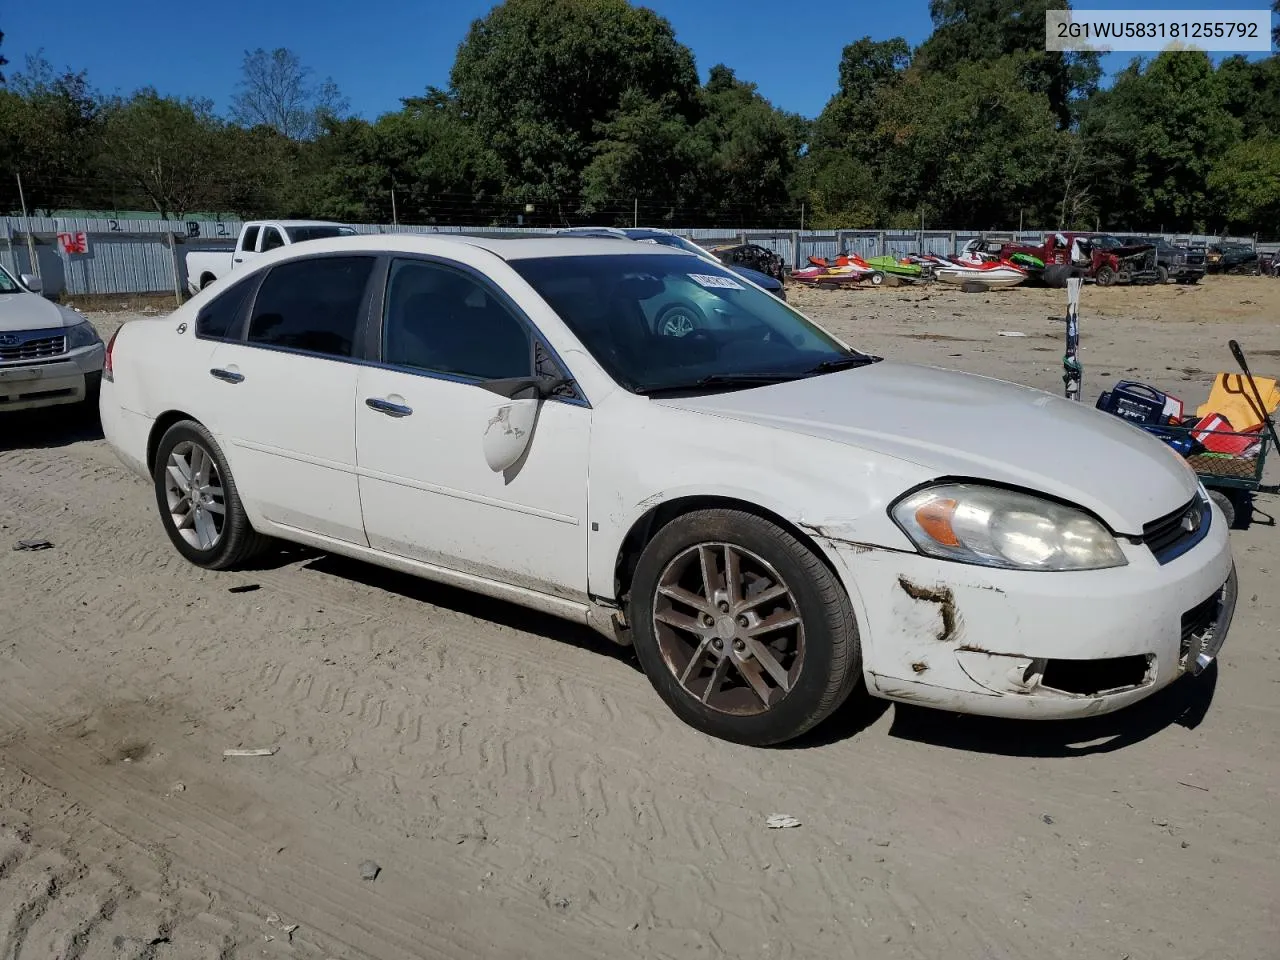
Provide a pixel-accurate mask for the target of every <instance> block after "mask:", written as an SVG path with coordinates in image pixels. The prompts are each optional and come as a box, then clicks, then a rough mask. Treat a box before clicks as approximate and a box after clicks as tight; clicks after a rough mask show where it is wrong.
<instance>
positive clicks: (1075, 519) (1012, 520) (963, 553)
mask: <svg viewBox="0 0 1280 960" xmlns="http://www.w3.org/2000/svg"><path fill="white" fill-rule="evenodd" d="M892 514H893V519H894V520H895V521H896V522H897V524H898V526H900V527H901V528H902V530H903V532H904V533H906V535H907V536H908V537H910V538H911V541H912V542H913V543H914V544H915V545H916V547H917V548H918V549H919V550H920V552H921V553H925V554H928V555H929V556H932V557H942V558H945V559H947V560H959V561H961V562H962V563H977V564H981V565H983V566H987V567H1004V568H1006V569H1010V570H1102V569H1104V568H1106V567H1120V566H1124V564H1125V563H1127V561H1126V560H1125V558H1124V553H1123V552H1122V551H1121V550H1120V545H1119V544H1118V543H1116V538H1115V537H1113V536H1112V535H1111V532H1110V531H1108V530H1107V528H1106V527H1104V526H1103V525H1102V524H1101V523H1099V522H1098V521H1097V520H1095V519H1093V517H1091V516H1089V515H1088V514H1087V513H1085V512H1084V511H1082V510H1077V509H1075V508H1074V507H1064V506H1062V505H1061V504H1058V503H1054V502H1052V501H1050V500H1043V499H1041V498H1040V497H1034V496H1031V495H1030V494H1025V493H1016V492H1014V491H1012V490H1001V489H1000V488H998V487H984V486H979V485H977V484H967V483H949V484H940V485H938V486H936V487H928V488H926V489H924V490H920V491H918V492H917V493H913V494H911V495H910V496H908V497H905V498H904V499H902V500H900V501H899V502H898V503H897V504H896V505H895V506H894V508H893V511H892Z"/></svg>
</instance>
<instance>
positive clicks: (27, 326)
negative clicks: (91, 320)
mask: <svg viewBox="0 0 1280 960" xmlns="http://www.w3.org/2000/svg"><path fill="white" fill-rule="evenodd" d="M81 319H83V318H82V317H80V315H79V314H77V313H74V312H72V311H71V310H68V309H66V308H65V307H60V306H58V305H57V304H56V303H52V302H50V301H48V300H46V299H45V298H44V297H42V296H40V295H39V294H36V293H26V292H23V293H0V333H3V332H12V331H15V330H51V329H54V328H56V327H73V326H75V325H76V324H77V323H79V322H80V321H81Z"/></svg>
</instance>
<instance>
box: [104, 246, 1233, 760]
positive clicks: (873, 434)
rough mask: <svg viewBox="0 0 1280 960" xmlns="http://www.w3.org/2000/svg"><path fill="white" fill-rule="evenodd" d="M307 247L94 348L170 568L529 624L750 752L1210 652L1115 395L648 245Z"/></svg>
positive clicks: (1107, 681)
mask: <svg viewBox="0 0 1280 960" xmlns="http://www.w3.org/2000/svg"><path fill="white" fill-rule="evenodd" d="M303 247H305V249H304V248H303ZM303 247H297V248H290V249H287V250H281V251H277V252H275V253H272V254H268V255H266V256H264V257H262V258H261V259H260V261H256V262H255V263H254V264H253V266H252V267H251V268H250V269H248V270H246V271H245V272H244V274H243V275H238V276H236V277H235V278H233V282H231V283H229V284H223V285H219V286H216V287H214V288H212V289H210V290H207V291H204V292H203V293H201V294H200V295H198V296H197V297H195V298H194V299H193V300H192V301H191V302H190V303H188V304H187V305H186V306H184V307H182V308H181V309H180V310H178V311H177V312H176V313H174V314H173V315H171V316H169V317H167V318H163V319H148V320H138V321H135V322H132V323H129V324H126V325H125V326H124V327H123V328H122V329H121V330H120V332H119V333H118V334H117V336H116V337H114V338H113V340H112V343H111V344H110V346H109V349H108V359H107V368H106V374H105V381H106V382H105V383H104V385H103V391H102V401H101V412H102V423H103V428H104V430H105V432H106V435H107V438H108V440H109V441H110V442H111V444H112V445H113V446H114V447H115V449H116V450H117V451H118V452H119V454H120V455H121V456H122V458H123V459H124V460H125V461H126V462H127V463H129V464H131V465H132V466H133V467H134V468H135V469H136V470H137V471H138V472H139V473H140V474H142V475H143V476H145V477H147V478H149V480H150V481H151V483H152V484H153V486H154V491H155V499H156V504H157V508H158V512H159V515H160V519H161V522H162V523H163V525H164V527H165V530H166V531H167V532H168V535H169V537H170V538H171V540H172V541H173V543H174V545H175V547H176V548H177V549H178V550H179V551H181V552H182V554H183V555H184V556H186V557H187V558H188V559H189V560H190V561H191V562H193V563H195V564H199V565H201V566H204V567H209V568H215V569H225V568H228V567H232V566H234V565H236V564H239V563H241V562H243V561H245V560H247V559H248V558H249V557H250V556H251V555H252V554H253V553H254V552H256V551H258V550H260V549H261V548H262V547H263V545H264V543H266V542H267V539H268V538H272V537H274V538H280V539H283V540H290V541H296V542H298V543H303V544H309V545H311V546H314V547H318V548H321V549H324V550H328V551H331V552H333V553H338V554H344V555H346V556H350V557H356V558H360V559H363V560H367V561H369V562H370V563H374V564H380V565H383V566H386V567H391V568H395V569H399V570H404V571H409V572H411V573H414V574H418V575H420V576H423V577H428V578H431V579H434V580H439V581H443V582H445V583H451V584H455V585H458V586H461V587H464V588H467V589H470V590H474V591H478V592H480V593H483V594H486V595H488V596H491V597H495V598H501V599H503V600H508V601H511V602H514V603H518V604H523V605H526V606H529V607H534V608H538V609H541V610H545V611H551V612H553V613H556V614H559V615H561V616H564V617H567V618H570V619H573V620H576V621H579V622H583V623H587V624H590V625H592V626H594V627H596V628H597V629H598V630H600V631H601V632H602V633H604V634H605V635H607V636H609V637H611V638H615V639H617V640H619V641H620V642H623V643H632V644H634V646H635V651H636V654H637V656H638V657H639V660H640V663H641V664H642V665H643V667H644V670H645V672H646V674H647V675H648V677H649V679H650V680H651V681H652V683H653V686H654V687H655V688H656V689H657V691H658V693H659V694H660V695H661V696H662V697H663V698H664V700H666V702H667V703H668V704H669V705H670V706H671V708H672V709H673V710H674V711H675V712H676V713H677V714H678V715H679V716H680V717H681V718H683V719H684V720H685V721H687V722H688V723H690V724H692V725H693V726H695V727H697V728H699V729H701V730H704V731H706V732H708V733H710V734H713V735H715V736H717V737H723V738H726V739H730V740H736V741H739V742H743V743H750V744H769V743H777V742H780V741H784V740H787V739H789V738H792V737H795V736H797V735H799V734H801V733H803V732H804V731H806V730H808V729H810V728H811V727H813V726H814V725H815V724H817V723H819V722H820V721H821V720H822V719H823V718H824V717H826V716H828V715H829V714H830V713H831V712H832V711H833V710H835V709H836V707H837V706H839V705H840V703H841V702H842V701H843V700H845V698H846V697H847V696H848V695H849V694H850V692H851V691H853V690H854V689H855V688H856V687H857V686H858V682H859V681H860V680H864V681H865V686H866V690H867V691H868V692H869V693H870V694H872V695H875V696H880V697H887V698H889V699H893V700H903V701H909V702H911V703H918V704H926V705H929V706H934V707H940V708H944V709H948V710H957V711H965V712H971V713H983V714H999V715H1006V716H1012V717H1071V716H1081V715H1086V714H1095V713H1101V712H1104V711H1108V710H1114V709H1117V708H1119V707H1122V706H1124V705H1126V704H1130V703H1133V702H1134V701H1137V700H1139V699H1141V698H1143V697H1146V696H1148V695H1150V694H1151V693H1153V692H1155V691H1156V690H1159V689H1161V688H1162V687H1165V686H1166V685H1168V684H1169V683H1171V682H1173V681H1174V680H1175V679H1176V678H1178V677H1179V676H1181V675H1183V674H1185V673H1188V672H1191V673H1195V672H1199V671H1200V670H1202V669H1204V668H1205V667H1206V666H1207V665H1208V664H1209V663H1211V662H1212V661H1213V659H1214V658H1215V656H1216V655H1217V654H1218V650H1219V648H1220V646H1221V644H1222V642H1223V639H1224V637H1225V635H1226V631H1227V628H1228V625H1229V623H1230V620H1231V616H1232V612H1233V609H1234V597H1235V575H1234V567H1233V564H1232V557H1231V550H1230V546H1229V543H1228V537H1227V527H1226V524H1225V523H1224V522H1223V519H1222V516H1221V514H1220V513H1218V512H1217V511H1216V508H1214V507H1213V506H1212V505H1210V504H1209V502H1208V500H1207V498H1206V497H1205V493H1204V490H1203V489H1202V488H1201V487H1200V485H1199V483H1198V482H1197V480H1196V477H1195V475H1194V474H1193V473H1192V472H1191V470H1190V469H1188V467H1187V466H1186V465H1185V463H1183V462H1182V461H1181V460H1180V458H1179V457H1178V456H1177V455H1176V454H1174V453H1173V452H1171V451H1170V450H1169V449H1167V448H1166V447H1165V446H1164V445H1163V444H1161V443H1160V442H1159V441H1157V440H1155V439H1153V438H1152V437H1150V436H1148V435H1146V434H1144V433H1142V432H1141V431H1138V430H1136V429H1134V428H1132V427H1130V426H1129V425H1127V424H1125V423H1123V422H1121V421H1119V420H1117V419H1115V418H1113V417H1109V416H1107V415H1105V414H1102V413H1098V412H1096V411H1094V410H1092V409H1088V408H1086V407H1083V406H1081V405H1080V404H1076V403H1071V402H1068V401H1065V400H1062V399H1059V398H1056V397H1054V396H1050V395H1048V394H1045V393H1042V392H1039V391H1035V390H1031V389H1027V388H1024V387H1019V386H1015V385H1012V384H1008V383H1003V382H1000V381H996V380H990V379H985V378H981V377H975V376H969V375H966V374H961V373H955V372H948V371H944V370H939V369H934V368H929V367H919V366H910V365H905V364H900V363H894V362H891V361H888V360H879V359H878V358H875V357H872V356H868V355H866V354H864V353H860V352H858V351H856V350H854V349H851V348H850V347H849V346H847V345H845V344H844V343H842V342H840V340H839V339H837V338H836V337H834V336H832V335H831V334H829V333H827V332H826V331H824V330H823V329H821V328H820V327H818V326H817V325H816V324H814V323H812V322H811V321H809V320H807V319H806V318H804V317H803V316H802V315H800V314H799V313H798V312H796V311H795V310H794V309H793V308H791V307H789V306H788V305H787V304H785V303H783V302H781V301H779V300H778V299H777V298H776V297H773V296H770V295H769V294H767V293H765V292H764V291H763V290H761V289H759V288H757V287H754V286H753V285H751V284H750V283H749V282H748V281H746V280H744V279H743V278H742V277H739V276H736V275H735V274H733V273H731V272H730V271H728V270H726V269H722V268H719V267H717V266H715V265H712V264H709V263H706V262H704V261H701V260H699V259H697V258H695V257H693V256H690V255H687V254H684V253H681V252H679V251H674V250H658V249H655V248H654V247H652V246H648V245H640V244H636V245H624V244H619V243H617V242H611V241H607V240H584V239H569V238H560V237H555V238H528V239H489V238H484V237H480V236H476V237H460V236H455V237H440V236H432V237H414V236H396V235H381V236H366V237H348V238H340V239H335V240H322V241H316V242H314V243H309V244H305V245H303ZM689 302H694V303H697V304H699V305H700V307H701V309H699V310H698V312H697V316H699V317H700V318H701V319H700V321H699V323H698V325H697V326H696V328H695V329H690V330H684V329H682V330H681V331H680V332H679V335H678V336H676V335H672V334H671V332H670V330H669V329H668V328H667V327H665V326H664V325H663V324H661V323H660V322H659V320H660V318H661V317H662V316H664V315H665V314H666V313H667V312H668V311H669V310H670V309H671V307H672V305H673V304H681V303H689ZM708 304H710V305H711V309H708V308H707V305H708ZM691 315H692V314H691Z"/></svg>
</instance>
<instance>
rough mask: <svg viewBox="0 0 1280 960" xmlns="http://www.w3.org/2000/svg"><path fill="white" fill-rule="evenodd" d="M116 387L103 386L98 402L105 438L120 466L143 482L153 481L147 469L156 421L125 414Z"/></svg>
mask: <svg viewBox="0 0 1280 960" xmlns="http://www.w3.org/2000/svg"><path fill="white" fill-rule="evenodd" d="M117 393H118V391H117V389H116V385H115V384H114V383H112V382H111V381H109V380H104V381H103V383H102V395H101V397H100V398H99V399H98V416H99V419H100V420H101V421H102V435H103V436H104V437H105V438H106V440H107V444H108V445H109V446H110V447H111V449H112V450H114V451H115V453H116V456H118V457H119V458H120V460H121V462H123V463H124V465H125V466H127V467H128V468H129V469H130V470H132V471H133V472H134V473H136V474H138V476H140V477H143V478H149V477H150V471H149V470H148V469H147V443H148V441H149V439H150V437H151V427H152V425H153V424H154V423H155V421H154V420H153V419H152V418H151V417H147V416H144V415H143V414H140V413H134V412H133V411H132V410H126V409H125V408H124V407H122V406H120V404H119V402H118V401H117Z"/></svg>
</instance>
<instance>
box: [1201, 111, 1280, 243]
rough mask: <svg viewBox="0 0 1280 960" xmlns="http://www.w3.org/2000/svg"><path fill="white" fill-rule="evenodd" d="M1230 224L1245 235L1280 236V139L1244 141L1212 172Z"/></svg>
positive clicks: (1214, 187) (1211, 179)
mask: <svg viewBox="0 0 1280 960" xmlns="http://www.w3.org/2000/svg"><path fill="white" fill-rule="evenodd" d="M1209 188H1210V189H1211V190H1212V191H1213V192H1214V194H1216V195H1217V197H1218V198H1219V199H1220V202H1221V203H1222V205H1223V212H1224V214H1225V215H1226V219H1227V223H1228V224H1229V225H1230V226H1232V227H1233V228H1235V229H1237V230H1241V231H1244V232H1253V231H1260V232H1261V233H1263V234H1265V235H1270V236H1277V235H1280V137H1276V136H1261V137H1256V138H1254V139H1252V140H1242V141H1240V142H1239V143H1237V144H1235V145H1234V146H1232V147H1231V149H1230V150H1228V151H1227V152H1226V153H1224V154H1223V155H1222V157H1221V158H1220V159H1219V160H1218V161H1217V163H1215V164H1214V165H1213V169H1212V171H1211V172H1210V173H1209Z"/></svg>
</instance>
